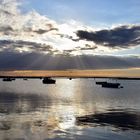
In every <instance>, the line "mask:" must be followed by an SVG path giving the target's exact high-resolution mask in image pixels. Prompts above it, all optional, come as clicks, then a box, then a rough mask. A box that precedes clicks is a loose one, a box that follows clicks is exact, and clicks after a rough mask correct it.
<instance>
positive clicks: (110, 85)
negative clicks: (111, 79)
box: [102, 82, 123, 88]
mask: <svg viewBox="0 0 140 140" xmlns="http://www.w3.org/2000/svg"><path fill="white" fill-rule="evenodd" d="M102 87H104V88H123V87H122V86H120V83H108V82H106V83H103V84H102Z"/></svg>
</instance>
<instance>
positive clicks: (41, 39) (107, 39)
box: [0, 0, 140, 55]
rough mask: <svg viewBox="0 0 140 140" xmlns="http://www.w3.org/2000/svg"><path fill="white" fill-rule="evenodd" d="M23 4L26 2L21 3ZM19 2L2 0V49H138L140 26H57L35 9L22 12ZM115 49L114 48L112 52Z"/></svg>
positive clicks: (82, 51) (58, 51) (77, 51)
mask: <svg viewBox="0 0 140 140" xmlns="http://www.w3.org/2000/svg"><path fill="white" fill-rule="evenodd" d="M22 2H24V1H22ZM22 2H21V1H19V0H1V1H0V19H1V20H0V40H1V44H2V43H3V41H6V40H7V42H8V41H10V42H9V44H5V45H4V46H2V45H1V48H0V50H1V51H4V50H5V49H7V50H9V52H10V51H17V52H19V53H22V52H25V51H26V52H29V53H30V52H40V53H51V54H64V55H73V54H74V55H81V54H102V53H103V52H106V53H110V52H111V51H112V52H113V51H114V49H118V50H119V49H120V48H123V49H124V48H125V49H128V48H130V47H131V46H137V45H139V42H140V26H135V25H126V26H118V27H115V28H112V29H105V30H103V29H102V30H101V29H100V30H98V31H97V30H96V28H93V27H90V26H87V25H84V24H83V23H80V22H78V21H74V20H68V21H64V22H62V23H58V22H56V21H55V20H52V19H50V18H48V17H47V16H46V15H41V14H39V13H38V12H37V11H35V10H31V11H29V12H25V11H22V9H23V8H21V7H22V6H23V3H22ZM112 48H114V49H112Z"/></svg>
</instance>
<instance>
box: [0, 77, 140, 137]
mask: <svg viewBox="0 0 140 140" xmlns="http://www.w3.org/2000/svg"><path fill="white" fill-rule="evenodd" d="M97 81H108V82H119V83H120V84H121V86H123V88H118V89H115V88H114V89H113V88H102V86H101V85H96V82H97ZM0 140H140V81H139V80H113V79H92V78H89V79H87V78H85V79H82V78H81V79H80V78H79V79H72V80H69V79H66V78H64V79H63V78H57V79H56V84H52V85H48V84H43V83H42V80H41V79H24V80H23V79H16V80H15V81H12V82H3V81H2V80H0Z"/></svg>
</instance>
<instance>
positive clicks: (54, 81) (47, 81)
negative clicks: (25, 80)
mask: <svg viewBox="0 0 140 140" xmlns="http://www.w3.org/2000/svg"><path fill="white" fill-rule="evenodd" d="M42 83H43V84H55V83H56V80H54V79H51V78H48V77H47V78H44V79H43V80H42Z"/></svg>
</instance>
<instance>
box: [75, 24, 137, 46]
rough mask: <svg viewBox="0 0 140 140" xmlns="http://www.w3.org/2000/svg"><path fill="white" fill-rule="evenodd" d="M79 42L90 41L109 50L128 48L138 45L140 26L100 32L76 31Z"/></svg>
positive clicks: (121, 27)
mask: <svg viewBox="0 0 140 140" xmlns="http://www.w3.org/2000/svg"><path fill="white" fill-rule="evenodd" d="M76 34H77V36H78V37H79V40H86V41H92V42H94V43H96V44H99V45H102V46H106V47H111V48H129V47H130V46H137V45H139V44H140V26H134V25H132V26H129V25H126V26H119V27H115V28H113V29H105V30H100V31H86V30H78V31H77V32H76Z"/></svg>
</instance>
